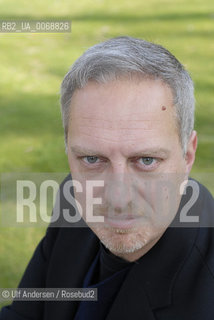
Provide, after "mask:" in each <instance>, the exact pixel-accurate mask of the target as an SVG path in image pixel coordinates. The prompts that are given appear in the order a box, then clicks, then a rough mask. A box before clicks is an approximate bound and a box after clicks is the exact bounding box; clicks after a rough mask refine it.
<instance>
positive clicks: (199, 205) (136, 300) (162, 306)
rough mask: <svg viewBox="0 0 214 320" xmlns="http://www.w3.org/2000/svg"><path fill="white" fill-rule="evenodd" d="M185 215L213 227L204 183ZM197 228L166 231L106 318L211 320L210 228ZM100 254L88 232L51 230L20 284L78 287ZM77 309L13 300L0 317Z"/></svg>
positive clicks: (47, 318) (66, 317)
mask: <svg viewBox="0 0 214 320" xmlns="http://www.w3.org/2000/svg"><path fill="white" fill-rule="evenodd" d="M68 179H69V177H68ZM185 201H188V200H185V199H183V200H182V203H181V206H180V209H181V207H182V205H183V204H184V203H185ZM62 203H63V206H64V207H66V206H68V204H66V202H65V199H64V200H63V202H62ZM180 209H179V211H180ZM179 211H178V214H179ZM189 214H190V215H191V214H193V215H196V214H200V225H203V223H204V226H205V225H206V226H207V225H208V224H209V225H212V226H214V223H213V221H214V218H213V216H214V200H213V198H212V196H211V194H210V193H209V192H208V191H207V189H206V188H205V187H203V186H202V185H200V195H199V198H198V199H197V201H196V203H195V204H194V205H193V206H192V208H191V209H190V212H189ZM177 217H178V215H177ZM200 225H194V224H193V225H192V226H188V227H185V226H184V225H183V227H170V228H168V229H167V231H166V232H165V233H164V235H163V236H162V237H161V239H160V240H159V241H158V242H157V243H156V245H155V246H154V247H153V248H152V249H151V250H150V251H149V252H148V253H147V254H145V256H144V257H143V258H142V259H140V263H139V264H135V265H134V266H133V267H132V269H131V270H130V272H129V273H128V275H127V277H126V279H125V281H124V282H123V284H122V287H121V289H120V291H119V292H118V294H117V297H116V299H115V301H114V302H113V305H112V307H111V308H110V310H109V313H108V316H107V318H106V319H107V320H116V319H124V320H128V319H133V320H213V319H214V229H213V227H200ZM98 250H99V239H98V238H97V237H96V236H95V235H94V234H93V232H92V231H91V230H90V229H89V228H81V227H75V228H63V227H60V228H59V227H54V228H53V227H49V228H48V229H47V233H46V235H45V237H44V238H43V239H42V240H41V242H40V243H39V245H38V247H37V249H36V251H35V253H34V255H33V257H32V259H31V261H30V263H29V265H28V267H27V269H26V271H25V274H24V276H23V278H22V280H21V282H20V285H19V286H20V287H33V288H34V287H35V288H36V287H38V288H43V287H46V288H81V287H82V283H83V279H84V277H85V274H86V273H87V271H88V269H89V267H90V265H91V263H92V261H93V259H94V258H95V256H96V254H97V252H98ZM76 310H77V302H73V301H70V302H68V301H54V302H51V301H48V302H38V301H37V302H29V301H28V302H20V301H19V302H18V301H14V302H13V303H12V305H11V306H9V307H5V308H3V309H2V311H1V313H0V319H1V320H27V319H36V320H40V319H41V320H42V319H44V320H55V319H57V320H58V319H61V320H71V319H74V315H75V312H76ZM86 320H87V319H86Z"/></svg>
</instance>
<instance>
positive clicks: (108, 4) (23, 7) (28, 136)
mask: <svg viewBox="0 0 214 320" xmlns="http://www.w3.org/2000/svg"><path fill="white" fill-rule="evenodd" d="M0 19H1V20H5V19H20V20H30V19H54V20H57V19H64V20H71V21H72V32H71V33H70V34H3V33H1V34H0V61H1V63H0V75H1V76H0V97H1V99H0V137H1V138H0V150H1V156H0V171H1V172H68V164H67V159H66V155H65V153H64V142H63V130H62V125H61V115H60V109H59V87H60V83H61V80H62V78H63V76H64V74H65V73H66V72H67V70H68V68H69V66H70V65H71V64H72V63H73V62H74V61H75V59H76V58H77V57H78V56H79V55H80V54H81V53H82V52H83V51H85V50H86V49H87V48H88V47H90V46H91V45H93V44H95V43H97V42H99V41H103V40H105V39H107V38H109V37H114V36H118V35H130V36H134V37H140V38H145V39H147V40H150V41H154V42H157V43H160V44H162V45H163V46H165V47H167V48H168V49H169V50H170V51H171V52H172V53H173V54H175V56H177V57H178V59H179V60H180V61H181V62H182V63H183V64H184V65H185V66H186V67H187V68H188V70H189V71H190V73H191V75H192V77H193V80H194V82H195V87H196V98H197V109H196V129H197V131H198V133H199V146H198V151H197V158H196V162H195V165H194V168H193V171H192V176H195V177H200V180H201V181H202V182H204V183H205V185H206V186H207V187H208V188H209V189H210V190H211V191H212V193H213V194H214V184H213V179H212V176H213V174H214V161H213V159H214V135H213V127H214V120H213V119H214V108H213V87H214V77H213V70H214V59H213V52H214V42H213V38H214V2H213V1H212V0H204V1H202V0H190V1H188V2H187V1H184V0H174V1H171V0H150V1H142V0H133V1H130V0H118V1H113V0H108V1H107V0H94V1H91V0H81V1H70V0H60V1H59V0H55V1H51V0H46V1H41V0H37V1H34V2H32V1H30V2H29V1H26V0H20V1H19V2H18V3H17V1H14V0H7V1H6V0H4V1H0ZM44 232H45V230H44V228H43V229H36V228H35V229H33V228H32V229H29V228H26V229H9V228H0V243H1V246H0V286H2V287H7V286H8V287H15V286H16V285H17V284H18V281H19V279H20V277H21V275H22V273H23V270H24V268H25V266H26V263H27V261H28V260H29V258H30V256H31V255H32V253H33V250H34V248H35V246H36V244H37V243H38V241H39V239H40V238H41V237H42V235H43V234H44Z"/></svg>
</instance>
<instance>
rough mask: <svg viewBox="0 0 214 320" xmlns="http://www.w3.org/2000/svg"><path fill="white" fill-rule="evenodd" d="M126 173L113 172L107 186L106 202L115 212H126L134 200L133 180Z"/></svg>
mask: <svg viewBox="0 0 214 320" xmlns="http://www.w3.org/2000/svg"><path fill="white" fill-rule="evenodd" d="M130 180H131V179H130V177H128V174H127V173H126V174H125V173H118V174H112V175H111V176H109V179H108V181H107V184H106V186H105V194H104V197H105V199H104V200H105V203H106V205H107V207H108V208H109V210H111V211H113V212H114V213H117V214H119V213H122V212H126V213H127V209H128V208H130V205H131V200H132V191H131V181H130Z"/></svg>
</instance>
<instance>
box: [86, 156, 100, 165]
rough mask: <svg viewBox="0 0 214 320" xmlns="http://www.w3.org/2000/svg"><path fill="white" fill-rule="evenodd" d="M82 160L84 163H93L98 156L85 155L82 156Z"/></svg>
mask: <svg viewBox="0 0 214 320" xmlns="http://www.w3.org/2000/svg"><path fill="white" fill-rule="evenodd" d="M83 160H84V161H85V162H86V163H89V164H93V163H96V162H97V160H98V157H96V156H87V157H83Z"/></svg>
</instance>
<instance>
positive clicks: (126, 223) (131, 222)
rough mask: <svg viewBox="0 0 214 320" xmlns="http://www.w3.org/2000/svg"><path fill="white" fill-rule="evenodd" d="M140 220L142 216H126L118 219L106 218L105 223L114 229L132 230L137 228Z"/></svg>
mask: <svg viewBox="0 0 214 320" xmlns="http://www.w3.org/2000/svg"><path fill="white" fill-rule="evenodd" d="M140 219H142V217H141V216H126V217H117V218H109V217H105V218H104V223H105V224H106V225H108V226H110V227H113V228H118V229H130V228H133V227H136V225H137V223H138V222H139V221H140Z"/></svg>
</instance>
